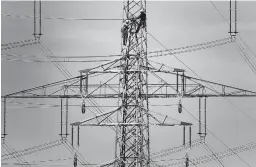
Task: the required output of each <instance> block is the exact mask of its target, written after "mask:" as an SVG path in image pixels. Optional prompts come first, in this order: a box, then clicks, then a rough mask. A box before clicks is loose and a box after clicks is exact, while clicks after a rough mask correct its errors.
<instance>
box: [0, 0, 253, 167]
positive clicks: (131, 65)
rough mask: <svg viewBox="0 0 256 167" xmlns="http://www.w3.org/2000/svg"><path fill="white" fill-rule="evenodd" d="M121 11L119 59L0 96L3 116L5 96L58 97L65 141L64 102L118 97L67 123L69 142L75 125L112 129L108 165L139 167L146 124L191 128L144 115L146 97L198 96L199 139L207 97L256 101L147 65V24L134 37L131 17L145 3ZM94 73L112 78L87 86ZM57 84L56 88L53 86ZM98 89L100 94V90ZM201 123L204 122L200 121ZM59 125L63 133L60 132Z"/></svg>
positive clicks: (145, 155) (146, 151) (144, 162)
mask: <svg viewBox="0 0 256 167" xmlns="http://www.w3.org/2000/svg"><path fill="white" fill-rule="evenodd" d="M123 9H124V20H126V19H129V20H131V31H129V35H128V42H127V44H126V46H122V48H121V52H122V56H121V58H119V59H116V60H113V61H111V62H108V63H105V64H102V65H99V66H96V67H94V68H91V69H85V70H81V71H80V76H77V77H74V78H70V79H67V80H63V81H59V82H55V83H50V84H46V85H42V86H38V87H35V88H31V89H27V90H22V91H19V92H15V93H11V94H8V95H5V96H2V98H4V118H5V117H6V99H8V98H49V99H50V98H59V99H61V109H60V110H61V133H60V135H61V137H64V138H67V136H68V110H69V109H68V99H70V98H72V99H83V103H82V113H85V108H86V104H85V100H87V99H97V98H114V99H120V101H121V104H120V106H118V107H117V108H116V109H114V110H111V111H109V112H104V113H101V114H99V115H97V116H95V117H92V118H87V119H85V120H82V121H78V122H75V123H72V124H71V128H72V135H71V136H72V144H73V128H74V126H77V127H78V134H79V128H80V127H81V126H110V127H116V129H115V131H116V149H115V150H116V153H115V161H113V162H112V163H111V164H114V165H115V166H119V167H125V166H127V167H128V166H129V167H135V166H136V167H144V166H149V165H150V163H151V160H150V137H149V134H150V132H149V127H150V126H151V125H158V126H174V125H178V126H191V124H190V123H186V122H182V121H181V122H180V123H176V124H174V123H168V122H167V121H166V118H164V119H159V118H156V117H155V116H153V114H152V113H150V112H149V103H148V101H149V99H152V98H177V97H178V98H199V135H200V137H202V138H204V137H205V136H206V99H207V97H256V92H253V91H249V90H245V89H240V88H235V87H232V86H228V85H223V84H219V83H215V82H211V81H206V80H202V79H199V78H194V77H190V76H187V75H185V71H184V70H182V69H177V68H175V69H171V70H170V68H168V67H167V66H165V65H164V64H161V65H159V66H158V65H152V63H149V61H148V59H147V26H145V27H141V28H140V30H139V31H138V32H137V33H136V32H135V30H136V28H137V26H138V22H137V20H134V19H132V18H135V17H136V16H138V15H139V11H140V10H143V11H144V12H146V1H145V0H140V1H133V0H132V1H126V3H124V8H123ZM158 73H162V74H166V75H168V74H169V76H170V77H174V79H175V80H176V83H168V82H167V81H165V80H164V79H163V78H161V77H159V76H158ZM97 74H111V75H113V77H111V78H110V79H108V80H107V81H105V82H104V83H101V84H89V81H90V80H89V79H90V77H91V76H94V75H97ZM149 74H151V75H152V76H154V77H155V78H156V79H157V80H158V81H160V82H161V83H155V81H154V83H149ZM118 76H119V78H118V79H119V80H118V82H119V83H118V84H117V82H115V83H114V84H113V83H110V81H113V80H114V79H117V77H118ZM60 85H61V88H59V87H60ZM103 86H104V88H103ZM102 88H103V89H105V91H101V89H102ZM149 88H150V89H149ZM56 90H60V91H56ZM106 90H107V91H106ZM163 90H164V91H163ZM202 98H204V100H203V101H201V99H202ZM63 99H65V101H66V105H65V104H64V103H63ZM64 105H65V106H66V108H65V111H66V112H65V115H66V122H65V120H64V122H63V116H64V114H63V106H64ZM181 110H182V105H181V104H179V109H178V111H179V112H181ZM202 111H203V112H202ZM114 114H116V116H115V118H116V121H111V120H110V119H109V118H110V117H112V118H113V116H114ZM203 119H204V121H202V120H203ZM153 121H155V122H156V123H154V122H153ZM63 126H64V128H65V129H63ZM6 135H7V132H6V120H5V121H4V134H2V137H3V138H5V136H6ZM78 136H79V135H78ZM78 140H79V137H78ZM78 145H79V142H78Z"/></svg>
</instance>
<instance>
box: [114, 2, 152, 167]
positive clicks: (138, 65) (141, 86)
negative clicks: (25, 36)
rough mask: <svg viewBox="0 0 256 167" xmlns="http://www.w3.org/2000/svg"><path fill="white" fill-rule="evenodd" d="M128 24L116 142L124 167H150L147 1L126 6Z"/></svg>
mask: <svg viewBox="0 0 256 167" xmlns="http://www.w3.org/2000/svg"><path fill="white" fill-rule="evenodd" d="M123 9H124V15H123V17H124V18H123V19H124V20H127V19H128V20H131V23H130V24H131V25H130V30H129V35H128V40H127V44H126V45H125V46H122V50H121V52H122V56H123V59H122V62H121V68H122V69H121V71H122V72H121V79H120V85H121V92H122V93H121V94H122V97H121V116H120V117H119V120H118V122H119V123H121V125H122V126H119V128H120V129H119V130H120V132H121V133H119V134H117V138H116V140H117V141H116V158H117V159H119V162H118V166H120V167H125V166H129V167H133V166H134V167H135V166H136V167H142V166H148V165H149V160H150V157H149V155H150V153H149V116H148V97H147V96H142V95H147V80H148V78H147V77H148V76H147V75H148V74H147V28H146V26H141V27H140V29H139V31H138V32H136V30H138V26H139V24H140V23H139V22H140V21H141V20H136V19H134V18H136V17H137V16H139V15H140V13H141V11H144V12H145V13H146V1H145V0H140V1H133V0H131V1H129V0H128V1H126V2H124V8H123Z"/></svg>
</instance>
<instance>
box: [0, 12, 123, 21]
mask: <svg viewBox="0 0 256 167" xmlns="http://www.w3.org/2000/svg"><path fill="white" fill-rule="evenodd" d="M2 16H4V17H12V18H20V19H33V18H34V16H29V15H14V14H11V13H2ZM41 18H42V19H44V20H64V21H121V20H123V19H119V18H65V17H41Z"/></svg>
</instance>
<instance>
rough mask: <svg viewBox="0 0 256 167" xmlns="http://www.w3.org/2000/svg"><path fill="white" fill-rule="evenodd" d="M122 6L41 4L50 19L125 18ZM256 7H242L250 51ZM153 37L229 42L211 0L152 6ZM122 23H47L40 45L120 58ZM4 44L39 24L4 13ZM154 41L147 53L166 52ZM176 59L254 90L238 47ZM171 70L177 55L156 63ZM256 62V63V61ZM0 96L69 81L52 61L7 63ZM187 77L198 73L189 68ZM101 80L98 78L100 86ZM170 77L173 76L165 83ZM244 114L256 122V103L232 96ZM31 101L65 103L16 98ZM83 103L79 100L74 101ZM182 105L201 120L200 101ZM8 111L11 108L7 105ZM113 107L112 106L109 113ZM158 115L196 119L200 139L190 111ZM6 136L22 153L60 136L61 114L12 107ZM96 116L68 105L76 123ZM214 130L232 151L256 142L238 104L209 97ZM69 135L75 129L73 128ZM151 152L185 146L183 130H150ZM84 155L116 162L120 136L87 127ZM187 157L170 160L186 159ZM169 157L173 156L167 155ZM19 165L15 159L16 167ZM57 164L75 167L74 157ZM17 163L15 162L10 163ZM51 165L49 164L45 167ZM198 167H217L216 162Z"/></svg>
mask: <svg viewBox="0 0 256 167" xmlns="http://www.w3.org/2000/svg"><path fill="white" fill-rule="evenodd" d="M215 4H216V6H217V7H218V8H219V10H220V11H221V12H222V13H223V15H224V16H225V18H226V19H228V17H229V15H228V12H229V11H228V10H229V3H228V1H224V2H215ZM1 5H2V8H1V10H2V11H1V13H12V14H14V15H31V16H32V15H33V2H6V1H2V2H1ZM122 7H123V4H122V2H93V1H88V2H83V1H82V2H66V1H65V2H64V1H63V2H42V12H43V16H45V17H64V18H122ZM255 8H256V2H240V1H239V2H238V31H239V35H240V36H241V37H242V38H243V39H244V40H245V41H246V43H247V44H248V46H250V48H251V49H252V51H253V52H254V53H256V46H255V37H256V17H255V15H256V11H255ZM147 19H148V22H147V25H148V32H150V33H151V34H152V35H153V36H154V37H156V38H157V39H158V40H159V41H161V42H162V43H163V44H164V45H165V46H166V47H167V48H176V47H182V46H187V45H193V44H197V43H202V42H207V41H211V40H216V39H220V38H224V37H228V35H229V34H228V33H227V32H228V30H229V27H228V25H227V23H225V22H224V21H223V19H222V18H221V16H220V15H219V14H218V12H217V11H216V10H215V9H214V7H213V6H212V4H211V3H210V1H194V2H183V1H182V2H177V1H170V2H154V1H149V2H148V3H147ZM121 24H122V23H121V21H61V20H56V21H55V20H43V30H42V31H43V36H42V41H43V42H44V43H45V45H46V46H47V47H48V48H49V49H50V50H51V51H52V52H53V53H54V54H55V55H56V56H107V55H112V54H120V50H121V47H120V45H121V43H120V41H121V34H120V27H121ZM1 28H2V29H1V35H2V38H1V40H2V44H5V43H9V42H13V41H20V40H24V39H32V38H33V36H32V33H33V19H19V18H10V17H3V16H2V26H1ZM163 49H164V48H163V47H161V45H159V44H158V43H157V42H156V41H155V40H154V39H153V38H151V37H150V36H148V51H153V50H163ZM2 53H16V54H24V55H38V56H42V57H44V53H43V52H42V51H41V50H40V49H39V47H38V46H28V47H23V48H17V49H12V50H7V51H3V52H2ZM178 57H179V58H180V59H181V60H182V61H183V62H184V63H185V64H187V65H188V66H189V67H190V68H191V69H193V70H194V71H195V72H196V73H197V74H198V75H199V76H200V77H202V78H203V79H206V80H211V81H215V82H219V83H223V84H227V85H231V86H235V87H239V88H244V89H248V90H252V91H256V87H255V85H256V76H255V75H254V74H253V72H252V71H251V69H250V68H249V67H248V65H247V64H246V63H245V61H244V60H243V59H242V57H241V56H240V55H239V52H238V51H237V50H236V49H235V47H234V46H233V45H232V44H228V45H224V46H220V47H217V48H212V49H207V50H202V51H196V52H191V53H185V54H180V55H178ZM152 60H155V61H158V62H163V63H165V64H167V65H169V66H171V67H177V68H184V69H186V67H184V66H183V65H182V64H181V63H179V62H178V61H177V60H176V59H175V58H174V57H172V56H166V57H158V58H155V59H152ZM254 63H256V59H254ZM98 64H99V63H63V65H64V66H65V68H66V69H68V71H69V72H70V73H71V74H72V75H73V76H77V75H79V73H78V71H79V70H81V69H86V68H90V67H93V66H95V65H98ZM1 65H2V69H1V70H2V72H1V79H2V82H1V84H2V85H1V91H2V95H5V94H8V93H11V92H16V91H18V90H23V89H27V88H31V87H35V86H38V85H43V84H46V83H50V82H54V81H58V80H62V79H65V78H64V76H63V75H62V74H61V73H60V72H59V71H58V69H57V68H56V67H55V66H54V65H53V64H52V63H21V62H7V61H3V60H2V61H1ZM186 70H187V71H188V73H187V74H188V75H191V76H194V75H193V73H191V72H190V71H189V70H188V69H186ZM105 79H107V77H105V78H100V79H95V80H92V81H91V83H96V82H98V81H99V80H102V81H104V80H105ZM167 80H168V79H167ZM229 100H231V101H232V103H234V104H235V105H236V106H237V107H238V108H239V109H241V110H242V111H243V112H245V113H246V114H248V115H249V116H250V117H251V118H253V119H254V120H256V112H255V108H256V107H255V100H256V99H255V98H229ZM13 101H22V102H33V103H46V104H59V103H60V102H59V101H58V100H19V99H18V100H13ZM116 102H117V101H107V102H106V101H98V103H99V104H106V103H109V104H116ZM70 103H71V104H80V103H81V101H80V100H73V101H70ZM150 103H151V104H174V103H177V99H165V100H161V101H160V100H155V101H154V100H151V101H150ZM183 104H184V106H185V107H186V108H187V109H188V110H189V111H190V112H191V113H192V114H193V115H194V116H196V117H198V100H197V99H185V100H183ZM7 108H8V106H7ZM106 110H108V109H106ZM151 110H153V111H155V112H160V113H165V114H168V115H169V116H171V117H172V118H175V119H178V120H184V121H188V122H192V123H193V124H194V126H193V129H192V130H193V139H197V138H199V137H198V135H197V134H196V133H198V126H197V125H198V124H197V121H195V120H194V119H193V118H192V117H191V116H190V115H189V114H188V113H186V112H183V113H182V114H178V113H177V107H176V106H174V107H152V108H151ZM7 111H8V120H7V121H8V122H7V131H8V134H9V135H8V136H7V140H8V142H9V143H10V144H11V145H12V146H13V147H14V148H15V149H16V150H20V149H23V148H27V147H31V146H34V145H39V144H41V143H45V142H46V141H52V140H56V139H58V138H59V136H58V134H59V132H60V130H59V129H60V125H59V124H60V116H59V114H60V109H59V108H47V109H38V108H36V109H27V108H25V109H24V108H9V109H7ZM87 116H90V113H88V114H87V115H82V114H81V111H80V108H79V107H73V108H70V120H69V121H70V122H74V121H79V120H82V119H85V118H86V117H87ZM207 123H208V128H209V129H210V130H211V131H212V132H214V133H215V135H216V136H218V138H220V139H221V140H222V141H223V142H224V143H226V144H227V145H228V146H229V147H230V148H233V147H236V146H238V145H242V144H245V143H248V142H250V141H255V140H256V133H255V126H256V123H255V121H252V120H250V119H248V118H247V117H246V116H244V115H243V114H242V113H241V112H239V111H238V109H236V108H234V107H232V105H231V104H229V102H228V101H227V100H225V99H224V98H209V99H208V122H207ZM69 130H70V129H69ZM151 132H152V133H151V137H152V138H151V139H152V142H151V150H152V152H155V151H159V150H162V149H165V148H169V147H173V146H176V145H180V144H182V129H181V128H180V127H175V128H158V127H154V128H152V130H151ZM80 142H81V146H80V148H79V151H80V152H81V153H83V156H84V157H85V158H86V159H87V160H88V161H89V162H90V163H96V164H98V163H103V162H106V161H109V160H112V159H113V158H114V132H113V131H111V130H110V129H108V128H82V129H81V140H80ZM207 142H208V143H209V145H210V146H211V147H212V150H213V151H214V152H219V151H222V150H225V149H226V148H225V147H224V146H223V145H222V144H221V143H220V142H219V141H218V140H216V139H215V138H214V137H213V136H212V135H210V134H209V135H208V136H207ZM184 153H185V152H182V153H180V154H177V155H175V156H173V157H169V159H171V158H181V157H184ZM208 154H210V153H208V152H207V151H206V150H205V149H204V148H203V147H198V148H195V149H192V150H191V152H190V155H191V157H192V158H193V157H198V156H203V155H208ZM255 155H256V150H255V149H254V150H250V151H248V152H243V153H241V154H239V156H241V158H243V159H244V160H245V161H247V162H248V163H249V164H250V165H251V166H256V160H255ZM67 157H72V156H71V155H70V153H69V152H68V150H67V149H66V148H65V147H63V146H61V147H58V148H53V149H50V150H46V151H42V152H39V153H37V154H33V155H31V156H25V157H24V159H25V160H27V161H29V162H30V161H38V160H47V159H57V158H67ZM167 159H168V158H167ZM13 162H15V160H12V161H10V163H13ZM223 162H224V165H225V166H227V167H229V166H230V167H246V165H245V164H244V163H243V162H242V161H241V160H239V159H238V158H237V157H236V156H232V157H229V158H226V159H224V160H223ZM52 164H63V166H64V165H69V166H71V165H72V160H69V161H63V162H54V163H52ZM9 166H12V165H9ZM46 166H48V165H46ZM199 166H205V167H215V166H218V164H217V163H216V162H211V163H208V164H203V165H199Z"/></svg>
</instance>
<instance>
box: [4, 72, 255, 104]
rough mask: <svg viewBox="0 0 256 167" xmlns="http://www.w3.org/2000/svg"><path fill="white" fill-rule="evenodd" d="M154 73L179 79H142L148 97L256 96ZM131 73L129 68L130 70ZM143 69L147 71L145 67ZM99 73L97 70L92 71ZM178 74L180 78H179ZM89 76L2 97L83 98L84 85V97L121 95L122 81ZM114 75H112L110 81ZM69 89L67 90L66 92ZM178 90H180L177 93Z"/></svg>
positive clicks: (188, 79) (237, 90)
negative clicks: (88, 81)
mask: <svg viewBox="0 0 256 167" xmlns="http://www.w3.org/2000/svg"><path fill="white" fill-rule="evenodd" d="M130 72H131V74H132V73H136V72H139V71H137V70H134V71H132V70H131V71H130ZM149 72H151V73H153V74H158V73H162V74H170V75H169V76H170V78H171V77H173V78H174V79H176V82H173V83H168V82H166V81H165V80H164V79H162V78H159V82H160V83H148V84H145V83H142V84H141V85H142V86H148V89H149V91H148V93H147V94H146V93H143V92H142V93H141V94H140V96H142V97H146V96H147V97H148V98H175V97H177V94H178V93H180V94H182V97H183V98H194V97H256V92H254V91H251V90H246V89H241V88H237V87H234V86H229V85H225V84H220V83H216V82H212V81H208V80H203V79H199V78H195V77H190V76H187V75H183V74H177V73H175V72H173V71H167V70H153V69H151V70H149ZM109 73H110V74H111V75H114V76H113V77H112V78H114V77H115V76H117V75H118V74H120V73H121V72H120V71H109ZM128 73H129V72H128ZM139 73H143V70H142V71H140V72H139ZM93 74H98V73H96V72H92V73H90V75H93ZM177 76H178V77H179V81H180V82H177ZM81 78H82V79H85V78H86V76H85V75H82V76H77V77H74V78H70V79H67V80H62V81H58V82H53V83H50V84H45V85H41V86H37V87H34V88H31V89H26V90H22V91H18V92H15V93H11V94H7V95H3V96H1V97H2V98H74V99H76V98H82V96H81V93H80V89H81V88H82V89H84V88H85V87H87V88H88V92H87V95H86V96H84V97H83V98H120V97H122V92H121V93H119V84H116V83H114V82H112V83H108V82H104V83H100V84H97V83H95V84H88V85H87V86H86V85H81V84H79V82H80V80H81ZM110 80H111V78H110V79H109V81H110ZM63 91H66V93H63ZM177 92H178V93H177ZM131 96H133V95H131Z"/></svg>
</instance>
